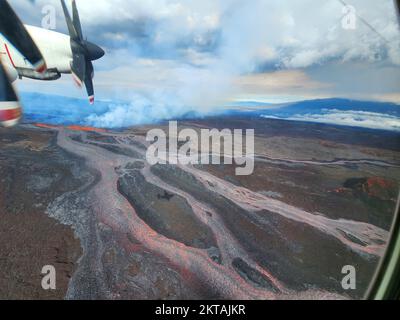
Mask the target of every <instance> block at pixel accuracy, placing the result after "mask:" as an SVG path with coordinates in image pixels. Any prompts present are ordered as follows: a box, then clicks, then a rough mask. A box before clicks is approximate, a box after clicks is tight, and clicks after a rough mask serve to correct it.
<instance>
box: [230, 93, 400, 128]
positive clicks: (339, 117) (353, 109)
mask: <svg viewBox="0 0 400 320" xmlns="http://www.w3.org/2000/svg"><path fill="white" fill-rule="evenodd" d="M252 105H254V103H253V104H252ZM230 113H231V114H234V115H240V116H247V117H248V116H253V117H254V116H256V117H257V116H258V117H264V118H269V119H283V120H291V121H303V122H317V123H326V124H335V125H344V126H353V127H364V128H371V129H381V130H390V131H400V105H398V104H395V103H386V102H374V101H357V100H348V99H320V100H310V101H299V102H294V103H288V104H284V105H275V107H274V108H271V107H269V108H262V107H260V108H257V109H251V110H250V111H249V109H246V107H244V106H243V107H242V108H241V109H239V110H237V109H236V110H235V109H232V110H230Z"/></svg>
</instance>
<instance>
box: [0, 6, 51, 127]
mask: <svg viewBox="0 0 400 320" xmlns="http://www.w3.org/2000/svg"><path fill="white" fill-rule="evenodd" d="M0 33H2V34H3V35H4V37H6V38H7V39H8V41H9V42H10V43H12V44H13V46H14V47H15V48H16V49H17V50H18V51H19V52H20V53H21V54H22V55H23V56H24V57H25V58H26V59H27V60H28V61H29V62H30V63H31V64H32V65H33V66H34V68H35V69H36V71H38V72H41V73H42V72H45V71H46V69H47V67H46V63H45V61H44V59H43V56H42V54H41V53H40V51H39V49H38V48H37V46H36V44H35V43H34V41H33V40H32V38H31V37H30V35H29V33H28V31H26V29H25V27H24V25H23V24H22V22H21V21H20V20H19V18H18V16H17V15H16V14H15V12H14V10H13V9H12V8H11V7H10V5H9V4H8V2H7V1H5V0H0ZM21 117H22V108H21V105H20V103H19V101H18V96H17V94H16V92H15V91H14V88H13V86H12V84H11V81H10V79H9V77H8V75H7V72H6V70H5V69H4V66H3V64H2V63H1V62H0V124H1V125H3V126H5V127H11V126H15V125H16V124H18V122H19V120H20V119H21Z"/></svg>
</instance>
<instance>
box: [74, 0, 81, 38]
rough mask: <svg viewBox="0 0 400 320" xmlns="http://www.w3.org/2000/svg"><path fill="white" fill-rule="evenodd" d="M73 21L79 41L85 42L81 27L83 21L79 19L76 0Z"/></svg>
mask: <svg viewBox="0 0 400 320" xmlns="http://www.w3.org/2000/svg"><path fill="white" fill-rule="evenodd" d="M72 19H73V23H74V27H75V30H76V32H77V34H78V36H79V39H80V40H81V41H82V40H83V34H82V25H81V20H80V18H79V12H78V8H77V7H76V1H75V0H72Z"/></svg>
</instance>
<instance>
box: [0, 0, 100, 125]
mask: <svg viewBox="0 0 400 320" xmlns="http://www.w3.org/2000/svg"><path fill="white" fill-rule="evenodd" d="M61 5H62V9H63V12H64V15H65V20H66V23H67V26H68V32H69V35H66V34H63V33H59V32H55V31H52V30H48V29H42V28H38V27H33V26H27V25H23V24H22V23H21V21H20V20H19V19H18V17H17V15H16V14H15V12H14V11H13V10H12V8H11V7H10V5H9V4H8V3H7V1H5V0H0V9H1V11H0V18H1V19H0V124H1V125H3V126H13V125H16V124H17V123H18V122H19V120H20V119H21V116H22V109H21V106H20V104H19V101H18V97H17V95H16V94H15V91H14V89H13V87H12V86H11V85H10V84H9V82H14V81H15V80H17V79H22V78H30V79H36V80H45V81H46V80H47V81H49V80H57V79H59V78H60V77H61V74H72V75H73V79H74V80H75V81H76V83H77V84H78V85H79V86H82V85H84V86H85V87H86V91H87V94H88V97H89V101H90V103H91V104H93V103H94V87H93V77H94V68H93V64H92V61H94V60H97V59H100V58H101V57H103V56H104V54H105V53H104V50H103V49H101V48H100V47H99V46H97V45H95V44H93V43H91V42H89V41H87V40H85V39H84V37H83V33H82V26H81V23H80V18H79V13H78V9H77V6H76V2H75V0H72V18H71V16H70V14H69V11H68V9H67V6H66V4H65V2H64V0H61Z"/></svg>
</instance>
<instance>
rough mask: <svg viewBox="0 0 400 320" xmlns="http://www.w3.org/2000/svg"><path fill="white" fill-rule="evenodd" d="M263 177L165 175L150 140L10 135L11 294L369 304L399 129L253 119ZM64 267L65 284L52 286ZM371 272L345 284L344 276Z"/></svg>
mask: <svg viewBox="0 0 400 320" xmlns="http://www.w3.org/2000/svg"><path fill="white" fill-rule="evenodd" d="M179 125H180V128H193V129H195V130H200V129H201V128H219V129H223V128H231V129H233V128H235V129H237V128H242V129H246V128H251V129H255V134H256V140H255V151H256V163H255V172H254V174H253V175H251V176H236V175H235V166H233V165H223V164H221V165H207V166H206V165H198V166H183V165H155V166H150V165H149V164H148V163H147V161H146V159H145V154H146V150H147V147H148V145H149V143H148V142H146V133H147V131H148V130H149V129H152V128H154V127H160V128H163V129H165V130H166V131H167V125H166V124H162V125H159V126H148V127H144V126H143V127H135V128H132V129H129V130H123V131H110V130H97V129H95V128H80V127H61V126H58V127H53V126H48V125H39V124H24V125H21V126H19V127H18V128H15V129H0V243H1V244H0V299H44V298H48V299H353V298H361V297H363V295H364V294H365V292H366V290H367V288H368V285H369V283H370V281H371V279H372V276H373V274H374V271H375V269H376V267H377V265H378V262H379V259H380V257H381V256H382V255H383V254H384V250H385V246H386V243H387V240H388V237H389V231H390V225H391V221H392V219H393V213H394V209H395V206H396V200H397V195H398V191H399V183H400V170H399V166H400V140H399V135H398V134H397V133H391V132H385V131H377V130H368V129H356V128H350V127H339V126H332V125H322V124H310V123H301V122H291V121H283V120H274V119H261V118H254V119H245V118H241V117H226V118H224V119H223V121H221V118H206V119H203V120H192V121H190V120H185V121H180V122H179ZM45 265H54V266H55V268H56V270H57V290H54V291H45V290H43V289H42V287H41V279H42V275H41V269H42V267H43V266H45ZM346 265H351V266H354V267H355V268H356V271H357V289H356V290H348V291H346V290H344V289H343V288H342V285H341V281H342V279H343V277H344V275H343V274H342V273H341V271H342V268H343V267H344V266H346Z"/></svg>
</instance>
